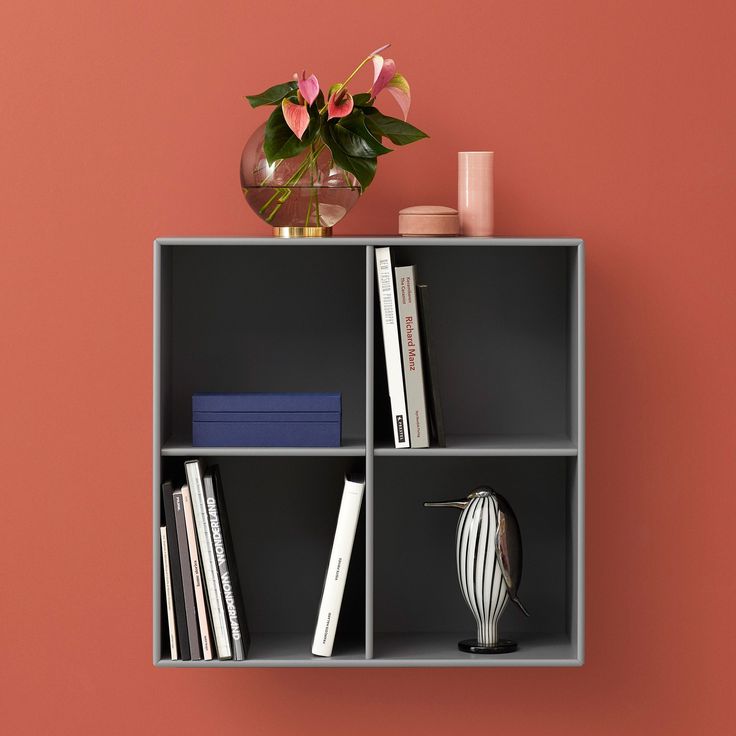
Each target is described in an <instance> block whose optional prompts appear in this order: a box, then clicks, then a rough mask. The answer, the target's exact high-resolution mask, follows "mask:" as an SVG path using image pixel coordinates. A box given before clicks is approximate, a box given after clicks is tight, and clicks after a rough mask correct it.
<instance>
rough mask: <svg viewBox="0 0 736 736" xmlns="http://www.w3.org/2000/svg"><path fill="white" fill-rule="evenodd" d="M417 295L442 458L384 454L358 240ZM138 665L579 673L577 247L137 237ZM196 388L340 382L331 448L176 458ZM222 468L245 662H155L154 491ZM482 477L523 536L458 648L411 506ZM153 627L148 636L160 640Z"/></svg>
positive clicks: (184, 445) (199, 451)
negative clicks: (326, 606)
mask: <svg viewBox="0 0 736 736" xmlns="http://www.w3.org/2000/svg"><path fill="white" fill-rule="evenodd" d="M380 245H390V246H391V247H392V253H393V255H394V259H395V262H396V263H397V264H411V263H413V264H416V265H417V267H418V271H419V276H420V279H421V281H422V282H426V283H428V284H429V285H430V290H431V300H432V312H433V325H432V340H433V345H434V348H435V352H436V358H437V363H438V369H439V375H440V390H441V394H442V402H443V408H444V415H445V425H446V429H447V432H448V441H447V447H444V448H437V447H433V448H429V449H414V450H396V449H395V448H394V447H393V441H392V438H391V423H390V418H389V402H388V392H387V388H386V376H385V364H384V357H383V344H382V338H381V328H380V324H379V320H378V319H377V318H376V315H377V309H376V304H375V275H374V248H375V247H376V246H380ZM154 262H155V267H154V281H155V283H154V433H153V468H154V472H153V509H154V545H153V550H154V554H153V557H154V586H153V594H154V619H153V622H154V627H153V628H154V642H153V645H154V652H153V658H154V662H155V663H156V664H157V665H160V666H187V667H212V666H214V667H243V666H244V667H282V666H287V667H291V666H308V667H312V666H314V667H407V666H408V667H412V666H414V667H428V666H432V667H447V666H450V667H466V666H467V667H488V666H490V667H494V666H574V665H579V664H581V663H582V661H583V641H584V638H583V609H584V606H583V602H584V595H583V592H584V585H583V577H584V576H583V569H584V555H583V541H584V506H583V502H584V491H583V479H584V459H585V448H584V412H583V394H584V360H583V356H584V310H583V297H584V260H583V244H582V242H581V241H580V240H576V239H519V238H442V239H433V238H420V239H414V238H331V239H319V240H317V239H315V240H275V239H270V238H246V239H227V238H226V239H222V238H211V239H210V238H208V239H200V238H196V239H194V238H183V239H182V238H174V239H159V240H157V241H155V243H154ZM199 391H217V392H227V391H340V392H341V393H342V397H343V437H344V438H346V439H344V440H343V446H342V447H339V448H250V447H244V448H221V447H212V448H193V447H192V444H191V395H192V394H193V393H195V392H199ZM187 457H204V458H206V460H207V462H212V463H214V462H217V463H218V464H219V465H220V469H221V473H222V477H223V484H224V487H225V493H226V496H227V503H228V511H229V515H230V523H231V526H232V532H233V536H234V545H235V553H236V555H237V558H238V567H239V570H240V576H241V582H242V585H243V590H244V598H245V605H246V612H247V614H248V620H249V625H250V630H251V635H252V645H251V652H250V657H249V659H247V660H246V661H244V662H220V661H213V662H181V661H175V662H171V661H170V659H168V657H169V654H168V638H167V635H166V633H165V632H166V628H165V627H166V621H165V611H163V610H162V590H161V579H160V578H161V575H160V572H159V571H160V566H161V561H160V552H159V543H158V525H159V521H160V505H159V499H160V484H161V481H162V480H165V479H171V480H173V481H176V480H177V479H180V478H181V475H182V468H183V459H184V458H187ZM354 468H358V469H360V470H362V471H364V472H365V475H366V495H365V503H364V509H363V513H362V516H361V521H360V524H359V529H358V535H357V537H356V542H355V548H354V553H353V559H352V561H351V566H350V574H349V577H348V584H347V588H346V592H345V598H344V602H343V609H342V612H341V616H340V623H339V627H338V631H337V639H336V644H335V654H334V656H333V657H331V658H328V659H325V658H320V657H313V656H312V655H311V654H310V644H311V638H312V634H313V626H314V620H315V618H316V613H317V607H318V603H319V596H320V593H321V588H322V582H323V578H324V571H325V566H326V563H327V558H328V556H329V550H330V546H331V544H332V536H333V533H334V524H335V520H336V516H337V511H338V507H339V503H340V495H341V493H342V477H343V474H344V473H345V472H346V471H349V470H351V469H354ZM482 484H487V485H491V486H493V487H495V488H496V489H497V490H499V491H500V492H502V493H503V494H504V495H505V496H506V497H507V498H508V499H509V501H510V502H511V504H512V505H513V507H514V509H515V511H516V513H517V516H518V517H519V521H520V524H521V529H522V535H523V541H524V575H523V579H522V584H521V589H520V594H521V597H522V600H523V601H524V603H525V605H526V607H527V608H528V609H529V610H530V612H531V614H532V615H531V617H530V618H529V619H525V618H523V617H522V616H521V615H519V614H518V612H517V611H516V610H515V609H514V608H512V607H508V608H507V611H506V612H505V613H504V615H503V617H502V619H501V630H502V631H503V632H504V633H507V634H509V635H513V636H515V637H516V638H518V641H519V649H518V651H517V652H514V653H513V654H508V655H502V656H496V657H483V656H480V655H468V654H464V653H462V652H460V651H458V649H457V641H458V639H460V638H463V637H467V636H472V635H473V634H474V624H473V621H472V617H471V615H470V613H469V612H468V611H467V609H466V608H465V605H464V603H463V602H462V600H461V597H460V592H459V588H458V584H457V580H456V574H455V562H454V530H455V525H456V522H457V516H456V515H455V514H454V513H453V512H447V513H442V512H437V511H432V512H429V511H427V510H425V509H424V508H423V507H422V503H421V502H422V501H424V500H429V499H445V498H451V497H459V496H462V495H464V494H465V493H466V492H467V491H468V490H469V489H470V488H472V487H474V486H477V485H482ZM162 632H163V635H162Z"/></svg>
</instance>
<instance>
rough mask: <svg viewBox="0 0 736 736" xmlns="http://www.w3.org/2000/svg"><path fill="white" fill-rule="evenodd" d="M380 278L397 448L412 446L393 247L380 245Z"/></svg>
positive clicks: (389, 390)
mask: <svg viewBox="0 0 736 736" xmlns="http://www.w3.org/2000/svg"><path fill="white" fill-rule="evenodd" d="M376 279H377V281H378V301H379V304H380V309H381V326H382V328H383V351H384V353H385V355H386V376H387V378H388V393H389V397H390V399H391V416H392V420H393V422H392V423H393V431H394V444H395V446H396V447H410V446H411V443H410V441H409V434H408V431H407V426H406V425H407V416H406V400H405V398H404V377H403V372H402V368H401V348H400V347H399V326H398V323H397V319H396V299H395V295H394V279H393V271H392V270H391V249H390V248H376Z"/></svg>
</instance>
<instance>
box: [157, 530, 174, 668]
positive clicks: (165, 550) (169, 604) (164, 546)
mask: <svg viewBox="0 0 736 736" xmlns="http://www.w3.org/2000/svg"><path fill="white" fill-rule="evenodd" d="M159 531H160V532H161V562H162V564H163V568H164V591H165V593H166V616H167V619H168V622H169V646H170V647H171V659H172V661H173V660H175V659H179V651H178V647H177V644H176V619H175V618H174V595H173V592H172V590H171V561H170V560H169V541H168V539H167V536H166V527H165V526H162V527H161V528H160V529H159Z"/></svg>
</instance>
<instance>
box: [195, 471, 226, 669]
mask: <svg viewBox="0 0 736 736" xmlns="http://www.w3.org/2000/svg"><path fill="white" fill-rule="evenodd" d="M184 467H185V469H186V473H187V481H189V492H190V493H191V496H192V506H193V507H194V520H195V523H196V527H197V539H199V549H200V552H201V553H202V568H203V570H202V572H203V574H204V580H205V585H206V586H207V600H208V601H209V602H210V611H211V613H212V628H213V629H214V634H215V645H216V646H217V656H218V657H219V658H220V659H231V658H232V651H231V648H230V634H229V632H228V628H227V621H226V619H225V603H224V601H223V599H222V588H221V587H220V572H219V569H218V565H217V558H216V557H215V547H214V544H213V543H212V531H211V530H210V524H209V519H208V515H207V502H206V501H205V497H204V483H203V480H202V466H201V465H200V463H199V461H198V460H188V461H187V462H186V463H184Z"/></svg>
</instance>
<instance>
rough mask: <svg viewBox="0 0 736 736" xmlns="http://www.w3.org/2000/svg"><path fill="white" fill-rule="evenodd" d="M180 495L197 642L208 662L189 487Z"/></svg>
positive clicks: (207, 630)
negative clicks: (197, 627) (197, 626)
mask: <svg viewBox="0 0 736 736" xmlns="http://www.w3.org/2000/svg"><path fill="white" fill-rule="evenodd" d="M180 493H181V500H182V505H183V506H184V519H185V521H186V533H187V541H188V542H189V560H190V562H191V570H192V583H193V585H194V600H195V603H196V605H197V621H198V622H199V640H200V642H201V644H202V656H203V657H204V659H208V660H209V659H212V640H211V639H210V626H209V620H208V616H207V602H206V600H205V592H204V584H203V582H202V570H201V566H200V557H199V550H198V549H197V532H196V529H195V526H194V510H193V509H192V499H191V495H190V493H189V486H182V488H181V491H180Z"/></svg>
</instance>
